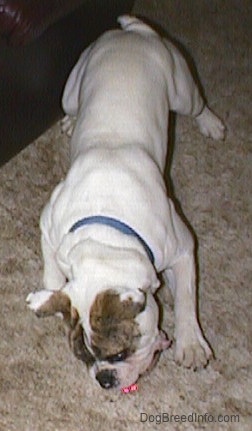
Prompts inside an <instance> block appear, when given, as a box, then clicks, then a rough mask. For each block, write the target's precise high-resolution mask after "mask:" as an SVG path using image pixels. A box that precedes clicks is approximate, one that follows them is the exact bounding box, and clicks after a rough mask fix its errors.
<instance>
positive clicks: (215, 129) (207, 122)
mask: <svg viewBox="0 0 252 431" xmlns="http://www.w3.org/2000/svg"><path fill="white" fill-rule="evenodd" d="M196 121H197V123H198V126H199V129H200V131H201V133H202V134H203V135H204V136H207V137H208V138H212V139H215V140H223V139H224V138H225V130H226V128H225V126H224V124H223V122H222V121H221V120H220V119H219V118H218V117H217V116H216V115H215V114H214V113H213V112H212V111H210V109H209V108H208V107H207V106H205V108H204V109H203V111H202V112H201V114H200V115H198V117H197V118H196Z"/></svg>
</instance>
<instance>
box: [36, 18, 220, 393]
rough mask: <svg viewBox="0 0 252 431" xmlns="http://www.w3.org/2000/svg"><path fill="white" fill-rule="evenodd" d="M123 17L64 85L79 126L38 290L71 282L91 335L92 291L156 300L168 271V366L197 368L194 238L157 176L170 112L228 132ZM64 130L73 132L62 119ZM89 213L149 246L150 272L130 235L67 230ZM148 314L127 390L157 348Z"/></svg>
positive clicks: (185, 72) (143, 28)
mask: <svg viewBox="0 0 252 431" xmlns="http://www.w3.org/2000/svg"><path fill="white" fill-rule="evenodd" d="M119 22H120V23H121V26H122V27H123V29H124V31H121V30H115V31H110V32H107V33H105V34H104V35H103V36H101V37H100V38H99V39H98V40H97V41H96V42H95V43H94V44H92V45H91V46H90V47H89V48H87V49H86V50H85V51H84V52H83V54H82V55H81V57H80V59H79V61H78V62H77V64H76V66H75V67H74V68H73V70H72V72H71V74H70V76H69V78H68V81H67V84H66V87H65V90H64V95H63V101H62V103H63V108H64V110H65V112H66V114H67V115H69V116H73V117H75V116H76V124H75V127H74V129H73V133H72V138H71V168H70V170H69V172H68V174H67V177H66V179H65V180H64V181H62V182H61V183H60V184H59V185H58V186H57V187H56V189H55V190H54V192H53V194H52V197H51V199H50V201H49V202H48V204H47V205H46V207H45V209H44V211H43V213H42V217H41V229H42V248H43V255H44V263H45V269H44V284H45V287H46V289H49V290H57V289H62V288H64V284H65V279H66V277H67V278H68V279H69V280H70V281H71V280H72V282H70V284H69V285H68V288H67V293H68V295H69V296H70V298H71V300H72V302H73V303H74V306H75V307H76V308H77V309H78V312H79V314H80V316H81V318H82V322H83V324H84V326H85V330H86V333H87V337H89V336H90V328H89V327H88V325H89V323H88V321H89V314H88V312H89V309H90V307H91V305H92V301H93V300H94V298H95V296H96V295H97V293H99V292H100V291H101V290H105V289H106V288H108V287H110V288H111V287H112V288H114V289H118V291H123V289H124V288H125V289H126V291H125V292H126V293H125V295H127V289H131V291H132V292H133V291H134V292H138V294H139V293H140V292H139V291H138V289H141V290H145V291H148V292H149V294H151V293H153V292H154V291H155V290H156V289H157V287H158V282H157V277H156V272H157V273H160V272H164V273H165V277H166V279H168V280H169V285H170V287H171V290H172V291H173V294H174V300H175V324H176V330H175V337H176V346H175V359H176V361H177V362H178V363H181V364H184V365H185V366H188V367H194V368H195V367H198V366H200V365H205V364H206V362H207V360H208V359H209V357H210V355H211V350H210V348H209V346H208V344H207V342H206V341H205V339H204V338H203V336H202V333H201V330H200V328H199V325H198V322H197V317H196V305H195V304H196V291H195V290H196V289H195V262H194V242H193V239H192V236H191V234H190V232H189V231H188V229H187V227H186V226H185V224H184V223H183V222H182V220H181V219H180V217H179V216H178V214H177V213H176V211H175V208H174V205H173V203H172V201H171V200H170V199H169V198H168V197H167V193H166V188H165V183H164V180H163V176H162V174H163V172H164V167H165V161H166V154H167V127H168V113H169V110H173V111H176V112H177V113H180V114H184V115H191V116H193V117H195V118H196V122H197V123H198V125H199V128H200V131H201V132H202V133H203V134H204V135H205V136H209V137H211V138H214V139H223V137H224V126H223V124H222V122H221V121H220V120H219V119H218V118H217V117H216V116H215V114H213V113H212V112H211V111H210V110H209V108H208V107H207V106H204V102H203V99H202V97H201V95H200V93H199V91H198V88H197V86H196V84H195V82H194V80H193V78H192V76H191V74H190V72H189V69H188V67H187V64H186V62H185V60H184V59H183V57H182V55H181V54H180V52H179V51H178V49H177V48H175V46H174V45H173V44H172V43H170V42H169V41H167V40H165V39H161V38H160V37H159V36H158V35H157V34H156V33H155V32H154V31H153V30H152V29H151V28H150V27H149V26H147V25H146V24H144V23H142V22H141V21H139V20H138V19H136V18H135V17H129V16H124V17H120V18H119ZM64 127H65V128H66V129H69V127H70V122H69V119H67V120H65V125H64ZM92 215H105V216H110V217H115V218H117V219H119V220H121V221H123V222H124V223H127V224H128V225H130V226H131V227H132V228H133V229H135V231H137V232H138V234H139V235H141V236H142V237H143V238H144V240H145V241H146V242H147V243H148V245H149V246H150V248H151V249H152V251H153V253H154V255H155V268H154V267H153V266H152V265H151V263H150V261H149V259H148V257H147V256H146V253H145V250H144V249H143V247H142V245H141V244H140V243H139V241H138V240H137V239H136V238H133V237H129V236H126V235H124V234H122V233H119V232H117V231H115V230H113V229H112V228H109V227H104V226H100V225H95V226H88V227H85V228H81V229H79V230H78V231H76V232H75V233H69V229H70V228H71V226H72V225H73V224H74V223H75V222H76V221H78V220H79V219H82V218H84V217H88V216H92ZM90 247H91V248H90ZM48 295H49V293H48ZM33 298H34V297H30V305H29V306H30V308H32V309H35V310H36V307H37V304H39V303H40V302H41V301H40V300H42V299H43V298H42V296H41V298H40V297H39V296H38V297H37V298H35V299H36V300H35V299H33ZM146 313H147V311H146ZM148 313H150V315H149V317H150V318H148V319H147V318H144V317H143V316H141V322H142V323H141V325H142V328H141V329H142V330H143V332H146V334H147V336H146V334H145V338H144V337H143V340H144V339H146V342H144V341H143V345H142V347H141V352H142V353H141V354H140V352H139V354H138V355H137V354H136V355H135V357H134V360H133V364H131V365H130V366H129V365H128V366H127V364H126V365H125V364H124V365H123V367H122V366H121V369H122V368H123V371H121V374H120V376H121V383H122V385H126V384H129V383H130V379H131V378H132V377H131V376H132V375H134V376H135V377H137V376H138V375H139V374H140V373H141V372H142V371H144V368H146V364H147V365H148V363H149V362H150V360H151V358H152V353H153V349H154V348H155V346H156V345H157V343H159V344H160V343H161V341H160V340H161V338H162V337H161V338H160V337H159V335H158V333H157V313H156V310H155V307H154V308H151V307H150V308H149V309H148ZM146 316H147V314H146ZM151 321H152V324H151V325H150V322H151ZM161 344H162V343H161ZM143 352H144V354H143ZM134 361H135V364H134ZM118 367H119V366H118ZM132 367H133V368H134V369H135V370H136V371H135V372H133V371H132ZM135 377H134V378H135Z"/></svg>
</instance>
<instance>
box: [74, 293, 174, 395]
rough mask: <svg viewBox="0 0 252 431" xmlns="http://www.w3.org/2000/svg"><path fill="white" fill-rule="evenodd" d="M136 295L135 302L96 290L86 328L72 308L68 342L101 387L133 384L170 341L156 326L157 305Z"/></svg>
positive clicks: (143, 295) (148, 298)
mask: <svg viewBox="0 0 252 431" xmlns="http://www.w3.org/2000/svg"><path fill="white" fill-rule="evenodd" d="M139 298H140V300H139V301H138V302H135V301H133V298H132V297H131V296H130V295H127V296H126V297H125V295H120V294H119V293H118V292H116V291H113V290H112V289H108V290H106V291H103V292H101V293H99V294H98V295H97V296H96V298H95V300H94V302H93V304H92V307H91V309H90V315H89V328H88V329H87V330H85V328H84V327H83V326H84V325H83V323H82V322H81V318H79V316H78V313H77V311H75V313H76V320H75V322H73V321H72V324H73V327H72V330H71V332H70V345H71V347H72V349H73V352H74V354H75V355H76V356H77V357H78V358H79V359H81V360H82V361H84V362H85V363H86V364H87V366H88V368H89V371H90V374H91V375H92V377H93V378H95V379H96V380H97V381H98V382H99V384H100V385H101V386H102V387H103V388H105V389H109V388H114V387H120V388H122V387H124V386H128V385H129V384H132V383H135V382H136V381H137V379H138V377H139V376H140V375H141V374H143V373H144V372H145V371H147V370H148V369H150V368H152V365H153V364H154V362H156V359H157V356H158V353H159V352H161V351H162V350H164V349H166V348H167V347H168V346H169V344H170V343H169V341H168V340H167V339H166V337H165V336H164V334H163V333H162V332H161V331H159V330H158V328H157V325H158V308H157V305H156V302H155V300H154V299H153V297H152V295H151V294H143V293H141V294H140V295H139Z"/></svg>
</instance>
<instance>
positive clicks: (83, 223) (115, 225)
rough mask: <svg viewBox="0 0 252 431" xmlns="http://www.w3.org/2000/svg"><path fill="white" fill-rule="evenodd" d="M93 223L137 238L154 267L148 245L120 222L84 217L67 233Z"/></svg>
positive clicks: (108, 218) (107, 218)
mask: <svg viewBox="0 0 252 431" xmlns="http://www.w3.org/2000/svg"><path fill="white" fill-rule="evenodd" d="M95 223H98V224H102V225H105V226H109V227H113V228H114V229H116V230H118V231H119V232H122V233H124V234H125V235H131V236H134V237H135V238H137V239H138V241H139V242H140V243H141V244H142V246H143V247H144V249H145V251H146V253H147V255H148V257H149V259H150V261H151V263H152V265H154V262H155V259H154V255H153V253H152V251H151V249H150V247H149V246H148V244H146V242H145V241H144V239H143V238H142V237H141V236H140V235H138V233H137V232H136V231H134V229H132V228H131V227H130V226H128V225H127V224H125V223H123V222H121V221H120V220H117V219H114V218H112V217H105V216H92V217H86V218H83V219H81V220H79V221H77V222H76V223H74V225H73V226H72V227H71V229H70V230H69V232H75V231H76V230H77V229H79V228H80V227H82V226H87V225H90V224H95Z"/></svg>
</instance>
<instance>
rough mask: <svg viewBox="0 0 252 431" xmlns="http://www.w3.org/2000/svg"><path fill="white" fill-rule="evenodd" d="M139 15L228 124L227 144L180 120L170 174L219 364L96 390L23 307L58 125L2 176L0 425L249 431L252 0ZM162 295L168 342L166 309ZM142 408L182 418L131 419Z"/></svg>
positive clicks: (142, 4) (54, 174)
mask: <svg viewBox="0 0 252 431" xmlns="http://www.w3.org/2000/svg"><path fill="white" fill-rule="evenodd" d="M135 11H136V12H137V13H139V14H142V15H145V16H146V17H148V18H150V19H152V20H154V21H155V22H157V23H158V24H160V25H161V26H162V27H163V28H164V29H165V30H167V31H168V32H169V33H171V34H172V35H173V36H174V37H175V38H177V39H178V40H179V41H180V42H182V43H183V45H184V46H185V47H186V49H187V50H188V51H189V53H191V54H192V56H193V58H194V60H195V63H196V64H197V67H198V73H199V75H200V77H201V81H202V83H203V86H204V88H205V92H206V95H207V96H208V100H209V103H210V105H211V106H212V107H213V108H214V109H215V110H216V111H217V112H218V113H219V115H220V116H221V117H222V118H223V119H224V120H225V122H226V124H227V128H228V133H227V139H226V141H225V142H224V143H219V142H213V141H212V140H207V139H204V138H203V137H202V136H200V135H199V133H198V131H197V129H196V127H195V125H194V124H192V122H191V121H190V120H188V119H186V118H181V117H180V118H177V122H176V123H177V124H176V133H175V149H174V153H173V162H172V170H171V176H172V179H173V185H174V190H175V194H176V197H177V199H178V200H179V202H180V203H181V206H182V208H183V211H184V213H185V214H186V216H187V218H188V220H189V221H190V223H191V225H192V226H193V228H194V230H195V232H196V233H197V237H198V242H199V267H200V283H199V293H200V312H201V322H202V326H203V328H204V330H205V333H206V336H207V338H208V339H209V341H210V342H211V344H212V346H213V348H214V350H215V354H216V360H215V361H213V362H211V364H210V365H209V367H208V368H207V369H205V370H203V371H200V372H191V371H188V370H184V369H181V368H179V367H177V366H176V365H175V364H174V362H173V357H172V349H171V350H169V351H166V352H165V353H164V354H163V355H162V357H161V360H160V362H159V364H158V366H157V367H156V369H155V370H154V371H153V373H152V374H151V375H149V376H147V377H145V378H143V379H142V380H141V381H140V382H139V391H138V392H137V393H134V394H129V395H123V394H121V393H119V392H117V391H115V392H113V391H112V392H109V391H108V392H106V391H105V390H102V389H100V388H99V386H98V385H97V386H96V385H94V383H93V382H92V381H91V380H90V378H89V377H88V375H87V372H86V370H85V367H84V366H83V365H82V363H80V362H78V361H77V360H76V359H75V358H74V356H73V355H72V354H71V352H70V350H69V349H68V346H67V337H66V332H65V328H64V326H63V324H62V323H61V322H60V321H59V320H57V319H56V318H51V319H45V320H39V319H37V318H36V317H35V316H34V315H33V314H32V313H31V312H29V311H28V310H27V309H26V306H25V297H26V295H27V294H28V292H30V291H32V290H36V289H39V288H41V276H42V262H41V254H40V238H39V236H40V234H39V228H38V220H39V215H40V211H41V209H42V207H43V205H44V203H45V202H46V201H47V199H48V197H49V194H50V192H51V190H52V189H53V187H54V186H55V185H56V184H57V182H58V181H59V179H60V178H61V177H62V176H64V173H65V170H66V167H67V165H68V149H67V140H66V138H65V137H64V136H62V135H61V133H60V128H59V125H55V127H53V128H52V129H51V130H49V131H48V132H47V133H45V134H44V135H43V136H42V137H40V138H39V139H38V140H37V141H36V142H34V143H33V144H31V145H30V146H29V147H28V148H27V149H25V150H24V151H23V152H22V153H20V154H19V155H18V156H17V157H15V158H14V159H13V160H11V161H10V162H9V163H8V164H7V165H5V166H4V167H2V168H1V170H0V216H1V233H0V235H1V249H0V250H1V258H0V282H1V284H0V294H1V316H0V329H1V337H0V430H1V431H12V430H15V431H17V430H18V431H42V430H43V431H56V430H59V431H84V430H85V431H89V430H92V431H96V430H97V431H103V430H116V431H117V430H118V431H119V430H121V431H124V430H133V431H136V430H155V429H162V430H172V431H174V430H175V431H177V430H189V431H191V430H203V429H204V430H211V431H215V430H237V431H239V430H242V431H246V430H251V429H252V418H251V411H252V374H251V348H252V333H251V331H252V329H251V328H252V325H251V302H252V301H251V270H252V264H251V263H252V262H251V182H252V180H251V179H252V172H251V136H252V121H251V112H252V106H251V90H252V82H251V76H252V75H251V72H252V67H251V65H252V58H251V40H252V13H251V1H250V0H211V1H207V0H192V1H189V0H188V1H185V0H176V1H175V0H158V1H156V0H138V1H137V2H136V6H135ZM27 127H29V125H27ZM161 297H163V299H164V300H165V307H164V308H165V310H164V314H165V319H164V328H165V329H166V330H167V331H168V333H169V334H170V336H171V335H172V330H173V324H172V322H173V311H172V307H171V306H170V301H169V298H168V297H167V295H166V293H165V292H162V293H161ZM141 412H142V413H144V412H145V413H147V414H148V415H154V416H156V415H159V414H160V413H166V414H167V415H179V416H180V417H179V416H177V417H172V423H171V422H170V423H168V422H163V423H161V424H159V423H157V422H159V416H157V417H154V416H153V417H152V416H149V417H148V421H146V422H140V418H141V416H140V413H141ZM192 413H194V416H189V417H188V416H187V415H191V414H192ZM205 414H206V415H205ZM207 414H208V416H207ZM167 415H164V416H163V419H167V418H168V416H167ZM181 415H185V416H182V417H181ZM197 415H205V416H204V417H203V416H202V417H199V418H198V419H199V421H196V420H197ZM218 415H222V416H221V417H220V419H222V422H218ZM231 415H239V421H240V422H239V423H237V422H236V423H235V422H234V420H235V418H234V417H233V416H231ZM142 419H143V420H145V419H146V415H142ZM179 419H180V421H179ZM152 420H154V422H151V421H152ZM185 420H186V422H185ZM193 420H194V421H193ZM236 420H238V419H236ZM192 421H193V422H192Z"/></svg>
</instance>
